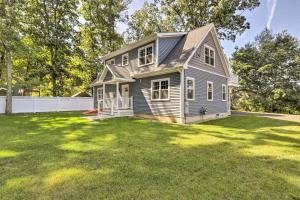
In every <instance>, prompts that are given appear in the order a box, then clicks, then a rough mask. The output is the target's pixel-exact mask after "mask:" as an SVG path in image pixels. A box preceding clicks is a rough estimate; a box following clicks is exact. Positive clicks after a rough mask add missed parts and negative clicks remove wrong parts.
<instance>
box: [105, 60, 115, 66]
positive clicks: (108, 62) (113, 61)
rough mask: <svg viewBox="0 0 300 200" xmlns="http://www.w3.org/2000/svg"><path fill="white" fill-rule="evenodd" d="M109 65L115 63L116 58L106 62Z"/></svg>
mask: <svg viewBox="0 0 300 200" xmlns="http://www.w3.org/2000/svg"><path fill="white" fill-rule="evenodd" d="M106 64H108V65H114V64H115V59H110V60H108V61H107V62H106Z"/></svg>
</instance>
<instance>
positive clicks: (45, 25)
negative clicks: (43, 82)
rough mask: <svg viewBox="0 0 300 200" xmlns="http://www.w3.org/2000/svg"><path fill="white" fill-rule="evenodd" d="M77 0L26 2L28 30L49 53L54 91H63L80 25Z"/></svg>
mask: <svg viewBox="0 0 300 200" xmlns="http://www.w3.org/2000/svg"><path fill="white" fill-rule="evenodd" d="M78 5H79V2H78V1H77V0H70V1H61V0H31V1H29V3H28V4H27V8H26V14H27V15H26V17H27V24H28V27H27V33H28V34H29V35H30V37H31V38H32V40H33V42H34V43H36V44H37V45H38V46H40V47H41V48H44V49H45V50H46V51H47V55H49V59H48V61H47V62H46V63H47V65H46V66H45V67H46V69H47V70H48V74H50V79H51V83H52V95H53V96H57V95H62V94H63V93H64V92H63V91H64V85H65V81H66V78H68V74H67V70H66V69H68V67H69V61H70V57H71V55H72V50H73V48H74V37H75V33H76V31H75V27H76V26H77V25H78V17H79V16H78V13H77V7H78Z"/></svg>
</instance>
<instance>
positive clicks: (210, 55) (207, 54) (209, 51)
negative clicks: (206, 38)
mask: <svg viewBox="0 0 300 200" xmlns="http://www.w3.org/2000/svg"><path fill="white" fill-rule="evenodd" d="M204 58H205V63H206V64H208V65H210V66H213V67H214V66H215V49H214V48H212V47H209V46H207V45H204Z"/></svg>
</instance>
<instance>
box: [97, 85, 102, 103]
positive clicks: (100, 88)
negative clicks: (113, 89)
mask: <svg viewBox="0 0 300 200" xmlns="http://www.w3.org/2000/svg"><path fill="white" fill-rule="evenodd" d="M99 91H101V92H99ZM99 94H101V96H102V99H103V87H99V88H97V101H99V100H102V99H100V98H99Z"/></svg>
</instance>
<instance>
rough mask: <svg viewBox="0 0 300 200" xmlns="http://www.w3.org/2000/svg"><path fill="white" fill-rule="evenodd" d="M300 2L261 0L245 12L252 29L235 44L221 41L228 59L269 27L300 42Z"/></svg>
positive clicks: (136, 0) (136, 5)
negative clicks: (286, 33) (257, 5)
mask: <svg viewBox="0 0 300 200" xmlns="http://www.w3.org/2000/svg"><path fill="white" fill-rule="evenodd" d="M143 3H144V1H141V0H133V1H132V3H131V4H130V5H129V10H128V13H129V14H132V13H133V12H134V11H135V10H137V9H139V8H141V7H142V6H143ZM299 8H300V0H261V5H260V6H259V7H258V8H256V9H254V10H253V11H251V12H245V16H246V18H247V20H248V21H249V22H250V25H251V28H250V29H249V30H246V31H245V33H244V34H242V35H241V36H238V37H237V39H236V41H235V42H232V41H221V43H222V46H223V47H224V51H225V53H226V55H227V57H231V54H232V52H233V51H234V48H235V46H243V45H244V44H246V43H247V42H252V41H254V38H255V36H256V35H257V34H259V33H260V32H261V31H262V30H263V29H264V28H265V27H267V26H268V27H269V28H271V29H272V30H273V32H274V33H278V32H281V31H282V30H288V32H289V33H290V34H292V35H293V36H295V37H297V38H298V39H299V40H300V10H299ZM118 29H119V31H120V32H122V31H124V30H125V29H126V25H123V24H122V25H121V24H120V25H119V26H118Z"/></svg>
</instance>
